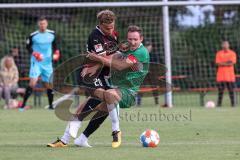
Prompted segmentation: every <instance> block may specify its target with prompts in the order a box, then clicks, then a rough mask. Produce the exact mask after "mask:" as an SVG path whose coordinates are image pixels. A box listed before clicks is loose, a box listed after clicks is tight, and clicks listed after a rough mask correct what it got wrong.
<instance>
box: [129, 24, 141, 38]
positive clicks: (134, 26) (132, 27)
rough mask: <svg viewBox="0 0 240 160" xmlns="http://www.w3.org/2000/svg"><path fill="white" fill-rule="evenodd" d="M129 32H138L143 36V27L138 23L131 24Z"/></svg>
mask: <svg viewBox="0 0 240 160" xmlns="http://www.w3.org/2000/svg"><path fill="white" fill-rule="evenodd" d="M128 32H138V33H139V34H140V36H143V31H142V28H140V27H139V26H136V25H131V26H129V27H128Z"/></svg>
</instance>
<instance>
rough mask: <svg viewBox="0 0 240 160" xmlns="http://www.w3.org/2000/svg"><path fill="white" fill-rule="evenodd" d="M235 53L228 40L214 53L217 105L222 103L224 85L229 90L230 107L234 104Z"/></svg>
mask: <svg viewBox="0 0 240 160" xmlns="http://www.w3.org/2000/svg"><path fill="white" fill-rule="evenodd" d="M236 59H237V58H236V53H235V52H234V51H233V50H231V49H230V45H229V42H228V41H223V42H222V50H220V51H218V52H217V54H216V65H217V78H216V80H217V86H218V102H217V106H219V107H220V106H221V105H222V99H223V92H224V89H225V87H227V89H228V91H229V97H230V100H231V105H232V107H234V106H235V98H234V86H235V81H236V77H235V72H234V64H235V63H236Z"/></svg>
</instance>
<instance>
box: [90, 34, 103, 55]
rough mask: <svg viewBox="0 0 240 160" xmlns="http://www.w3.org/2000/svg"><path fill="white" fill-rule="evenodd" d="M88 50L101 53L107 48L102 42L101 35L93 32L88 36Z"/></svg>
mask: <svg viewBox="0 0 240 160" xmlns="http://www.w3.org/2000/svg"><path fill="white" fill-rule="evenodd" d="M87 51H89V52H92V51H94V52H96V53H97V54H101V53H103V52H105V50H104V48H103V44H102V43H101V38H100V37H99V35H97V34H96V33H94V32H93V33H92V34H90V35H89V37H88V42H87Z"/></svg>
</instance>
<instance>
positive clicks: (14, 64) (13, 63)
mask: <svg viewBox="0 0 240 160" xmlns="http://www.w3.org/2000/svg"><path fill="white" fill-rule="evenodd" d="M7 59H9V60H10V61H11V63H12V67H11V69H10V70H12V69H14V70H17V66H16V63H15V62H14V59H13V57H12V56H4V57H3V58H2V60H1V68H0V70H1V71H6V70H7V68H6V65H5V61H6V60H7Z"/></svg>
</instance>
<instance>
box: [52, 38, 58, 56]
mask: <svg viewBox="0 0 240 160" xmlns="http://www.w3.org/2000/svg"><path fill="white" fill-rule="evenodd" d="M53 35H54V39H53V42H52V48H53V52H55V51H56V50H59V48H58V45H57V36H56V34H55V33H53Z"/></svg>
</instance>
